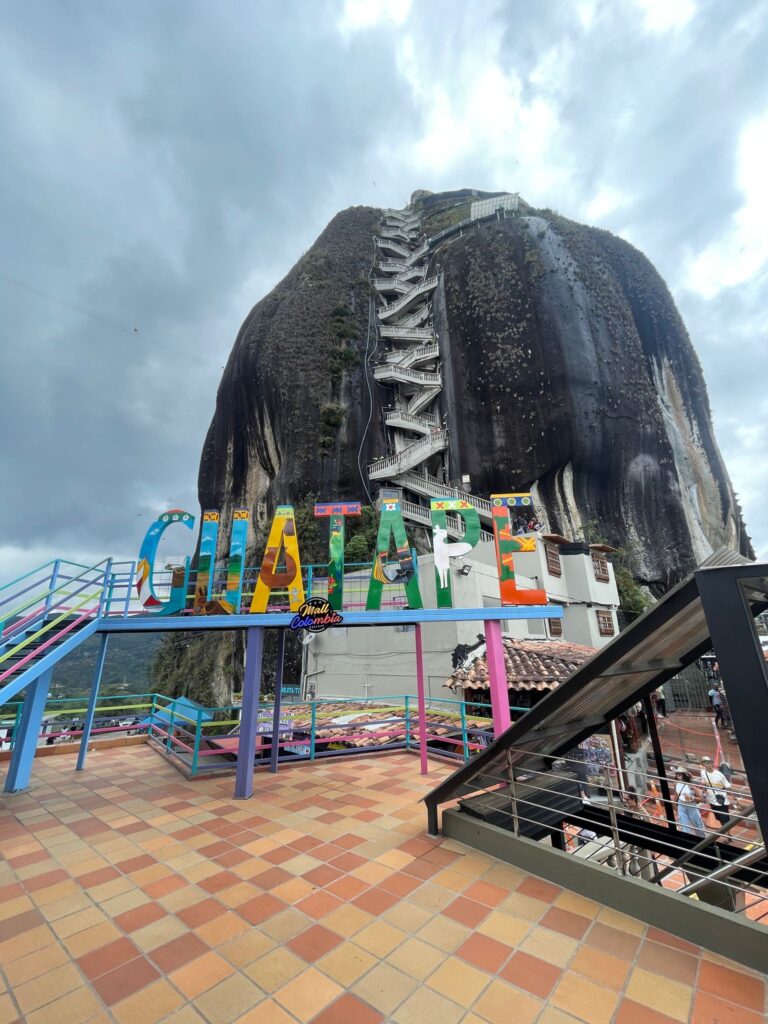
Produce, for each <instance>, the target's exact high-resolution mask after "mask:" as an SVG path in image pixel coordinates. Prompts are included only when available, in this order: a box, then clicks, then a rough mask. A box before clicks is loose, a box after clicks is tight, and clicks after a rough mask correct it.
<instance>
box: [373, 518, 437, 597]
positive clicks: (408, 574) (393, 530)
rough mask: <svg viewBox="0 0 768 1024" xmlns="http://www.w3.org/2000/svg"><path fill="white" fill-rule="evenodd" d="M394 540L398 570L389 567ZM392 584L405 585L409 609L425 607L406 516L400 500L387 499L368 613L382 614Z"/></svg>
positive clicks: (378, 542) (375, 559) (374, 565)
mask: <svg viewBox="0 0 768 1024" xmlns="http://www.w3.org/2000/svg"><path fill="white" fill-rule="evenodd" d="M390 537H394V541H395V546H396V548H397V559H398V564H397V566H396V567H394V568H393V567H392V566H388V565H387V564H386V563H387V559H388V558H389V540H390ZM388 583H401V584H402V585H403V586H404V587H405V593H406V596H407V598H408V607H409V608H423V607H424V603H423V601H422V600H421V591H420V590H419V580H418V577H417V576H416V569H415V567H414V563H413V555H412V554H411V549H410V547H409V546H408V535H407V534H406V532H405V523H404V522H403V514H402V512H401V510H400V502H399V500H398V499H397V498H385V499H384V501H383V502H382V504H381V518H380V519H379V533H378V536H377V538H376V554H375V555H374V562H373V569H372V571H371V579H370V583H369V584H368V599H367V600H366V602H365V609H366V611H369V612H370V611H378V610H379V609H380V608H381V594H382V591H383V589H384V587H385V586H386V585H387V584H388Z"/></svg>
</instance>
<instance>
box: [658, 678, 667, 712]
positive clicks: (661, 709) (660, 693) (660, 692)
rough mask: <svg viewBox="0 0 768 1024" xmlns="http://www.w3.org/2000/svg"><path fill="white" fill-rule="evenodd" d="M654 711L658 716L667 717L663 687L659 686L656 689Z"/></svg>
mask: <svg viewBox="0 0 768 1024" xmlns="http://www.w3.org/2000/svg"><path fill="white" fill-rule="evenodd" d="M655 693H656V711H657V712H658V714H659V717H660V718H666V717H667V698H666V697H665V696H664V687H663V686H659V687H658V688H657V689H656V691H655Z"/></svg>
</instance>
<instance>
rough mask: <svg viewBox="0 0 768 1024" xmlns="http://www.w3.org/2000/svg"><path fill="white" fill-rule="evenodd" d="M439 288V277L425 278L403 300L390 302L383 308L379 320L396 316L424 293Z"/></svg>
mask: <svg viewBox="0 0 768 1024" xmlns="http://www.w3.org/2000/svg"><path fill="white" fill-rule="evenodd" d="M436 287H437V275H435V276H434V277H425V278H424V280H423V281H419V283H418V284H415V285H414V286H413V288H411V289H410V291H407V292H406V293H405V295H403V296H402V298H399V299H397V300H396V301H395V302H390V303H388V304H387V305H386V306H382V307H381V309H380V310H379V319H380V320H381V319H383V318H384V317H390V316H394V315H395V313H399V312H400V310H402V309H405V308H406V307H407V306H408V305H409V304H410V303H411V302H413V300H414V299H416V298H418V297H419V296H420V295H422V294H424V292H428V291H431V290H432V289H433V288H436Z"/></svg>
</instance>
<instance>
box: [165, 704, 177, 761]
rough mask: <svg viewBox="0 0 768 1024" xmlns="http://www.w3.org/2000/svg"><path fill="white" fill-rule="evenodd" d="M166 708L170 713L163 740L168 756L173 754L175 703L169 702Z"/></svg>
mask: <svg viewBox="0 0 768 1024" xmlns="http://www.w3.org/2000/svg"><path fill="white" fill-rule="evenodd" d="M168 707H169V708H170V709H171V713H170V715H168V736H167V737H166V740H165V749H166V750H167V751H168V753H169V754H172V753H173V717H174V712H175V710H176V705H175V701H173V700H171V703H170V704H169V705H168Z"/></svg>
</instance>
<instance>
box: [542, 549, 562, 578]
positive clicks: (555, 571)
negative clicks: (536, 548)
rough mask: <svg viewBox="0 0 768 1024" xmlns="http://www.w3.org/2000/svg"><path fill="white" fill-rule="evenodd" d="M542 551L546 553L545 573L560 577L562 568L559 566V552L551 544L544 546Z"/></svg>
mask: <svg viewBox="0 0 768 1024" xmlns="http://www.w3.org/2000/svg"><path fill="white" fill-rule="evenodd" d="M544 550H545V551H546V553H547V572H548V573H549V575H550V576H562V575H563V568H562V566H561V565H560V552H559V551H558V550H557V548H556V547H555V546H554V545H552V544H545V545H544Z"/></svg>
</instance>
